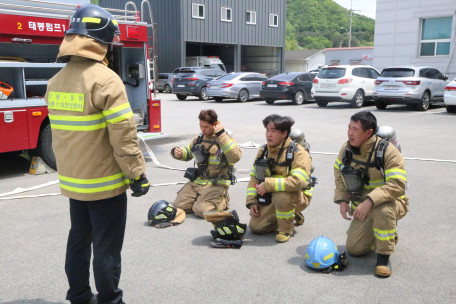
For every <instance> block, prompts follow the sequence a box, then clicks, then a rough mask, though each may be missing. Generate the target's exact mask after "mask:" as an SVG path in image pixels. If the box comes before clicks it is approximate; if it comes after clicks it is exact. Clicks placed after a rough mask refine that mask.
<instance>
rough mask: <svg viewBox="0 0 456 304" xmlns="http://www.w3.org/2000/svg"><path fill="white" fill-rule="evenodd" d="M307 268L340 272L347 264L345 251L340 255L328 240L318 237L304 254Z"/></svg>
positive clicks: (334, 245)
mask: <svg viewBox="0 0 456 304" xmlns="http://www.w3.org/2000/svg"><path fill="white" fill-rule="evenodd" d="M306 264H307V266H309V267H311V268H313V269H318V270H323V271H324V272H327V273H329V272H331V271H332V270H333V269H337V270H342V269H343V268H344V267H345V266H347V264H348V259H347V254H346V253H345V251H344V252H343V253H342V254H340V253H339V250H337V246H336V244H334V242H333V241H331V240H330V239H328V238H326V237H324V236H319V237H317V238H316V239H314V240H312V242H310V244H309V247H307V252H306Z"/></svg>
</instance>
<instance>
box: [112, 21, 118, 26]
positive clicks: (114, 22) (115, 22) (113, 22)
mask: <svg viewBox="0 0 456 304" xmlns="http://www.w3.org/2000/svg"><path fill="white" fill-rule="evenodd" d="M111 21H112V24H115V25H119V22H117V20H111Z"/></svg>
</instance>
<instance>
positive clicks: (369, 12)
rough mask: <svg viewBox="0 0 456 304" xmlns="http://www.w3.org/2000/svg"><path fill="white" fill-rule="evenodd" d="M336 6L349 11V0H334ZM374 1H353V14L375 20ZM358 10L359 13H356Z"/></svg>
mask: <svg viewBox="0 0 456 304" xmlns="http://www.w3.org/2000/svg"><path fill="white" fill-rule="evenodd" d="M334 2H336V3H337V4H339V5H341V6H343V7H345V8H348V9H350V0H334ZM375 2H376V0H353V10H354V13H358V14H361V15H365V16H367V17H371V18H374V19H375V4H376V3H375ZM356 10H360V11H358V12H357V11H356Z"/></svg>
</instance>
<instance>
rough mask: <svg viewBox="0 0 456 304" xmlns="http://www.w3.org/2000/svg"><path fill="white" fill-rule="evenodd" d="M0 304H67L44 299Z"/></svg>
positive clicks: (2, 303)
mask: <svg viewBox="0 0 456 304" xmlns="http://www.w3.org/2000/svg"><path fill="white" fill-rule="evenodd" d="M0 304H66V303H65V302H50V301H47V300H44V299H24V300H14V301H10V302H1V303H0Z"/></svg>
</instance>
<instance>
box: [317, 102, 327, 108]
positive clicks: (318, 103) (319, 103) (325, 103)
mask: <svg viewBox="0 0 456 304" xmlns="http://www.w3.org/2000/svg"><path fill="white" fill-rule="evenodd" d="M317 105H318V106H319V107H321V108H323V107H326V106H327V105H328V102H327V101H317Z"/></svg>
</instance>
